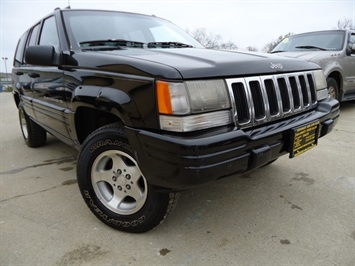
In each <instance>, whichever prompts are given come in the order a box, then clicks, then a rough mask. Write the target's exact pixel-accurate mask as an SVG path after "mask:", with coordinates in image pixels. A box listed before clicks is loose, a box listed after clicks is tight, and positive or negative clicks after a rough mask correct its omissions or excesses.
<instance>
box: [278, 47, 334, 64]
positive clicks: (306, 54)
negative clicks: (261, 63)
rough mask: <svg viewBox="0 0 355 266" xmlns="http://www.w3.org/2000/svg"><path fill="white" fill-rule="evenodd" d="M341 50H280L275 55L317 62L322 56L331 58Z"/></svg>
mask: <svg viewBox="0 0 355 266" xmlns="http://www.w3.org/2000/svg"><path fill="white" fill-rule="evenodd" d="M340 53H341V51H314V50H312V51H300V52H280V53H277V54H275V55H278V56H282V57H289V58H298V59H303V60H306V61H309V62H316V63H317V62H319V61H320V60H321V59H324V58H331V57H332V56H337V55H339V54H340Z"/></svg>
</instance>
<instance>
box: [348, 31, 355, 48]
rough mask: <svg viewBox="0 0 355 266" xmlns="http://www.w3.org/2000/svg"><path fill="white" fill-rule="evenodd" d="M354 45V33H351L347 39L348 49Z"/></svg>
mask: <svg viewBox="0 0 355 266" xmlns="http://www.w3.org/2000/svg"><path fill="white" fill-rule="evenodd" d="M354 43H355V33H352V34H351V35H350V38H349V48H350V49H351V48H352V47H353V45H354Z"/></svg>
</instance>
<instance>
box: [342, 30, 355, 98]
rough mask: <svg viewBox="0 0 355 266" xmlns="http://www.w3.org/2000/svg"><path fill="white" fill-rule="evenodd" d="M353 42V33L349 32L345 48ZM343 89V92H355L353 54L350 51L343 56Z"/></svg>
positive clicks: (354, 38) (354, 34) (354, 58)
mask: <svg viewBox="0 0 355 266" xmlns="http://www.w3.org/2000/svg"><path fill="white" fill-rule="evenodd" d="M354 43H355V33H354V32H353V33H350V34H349V36H348V42H347V44H346V46H347V47H346V48H350V49H351V48H352V46H353V44H354ZM343 72H344V91H345V94H354V93H355V54H354V52H352V53H351V54H349V55H345V58H344V69H343Z"/></svg>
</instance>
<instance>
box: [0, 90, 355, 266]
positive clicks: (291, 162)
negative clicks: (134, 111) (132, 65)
mask: <svg viewBox="0 0 355 266" xmlns="http://www.w3.org/2000/svg"><path fill="white" fill-rule="evenodd" d="M354 121H355V102H346V103H343V104H342V106H341V118H340V121H339V123H338V124H337V126H336V128H335V130H334V131H333V132H332V133H331V134H330V135H328V136H325V137H324V138H322V139H320V140H319V145H318V147H316V148H315V149H312V150H310V151H309V152H307V153H305V154H303V155H301V156H299V157H296V158H294V159H289V158H288V157H287V156H284V157H282V158H280V159H279V160H277V161H276V162H275V163H274V164H272V165H270V166H267V167H264V168H261V169H258V170H256V171H253V172H250V173H247V174H244V175H241V176H232V177H229V178H226V179H223V180H219V181H217V182H215V183H212V184H209V185H206V186H203V187H200V188H197V189H193V190H189V191H185V192H183V193H182V195H181V198H180V201H179V203H178V206H177V208H176V209H175V211H174V212H173V214H172V215H171V216H170V217H169V218H168V219H167V220H166V222H165V223H164V224H162V225H160V226H159V227H157V228H155V229H154V230H152V231H150V232H148V233H145V234H140V235H135V234H127V233H121V232H119V231H115V230H113V229H111V228H109V227H107V226H105V225H104V224H102V223H101V222H100V221H99V220H98V219H97V218H96V217H94V215H93V214H92V213H91V212H90V211H89V209H88V208H87V206H86V205H85V203H84V201H83V199H82V198H81V195H80V192H79V189H78V187H77V183H76V174H75V171H76V156H77V151H76V150H74V149H72V148H71V147H69V146H67V145H65V144H63V143H61V142H60V141H58V140H56V139H55V138H53V137H51V136H49V137H48V143H47V145H46V146H44V147H42V148H37V149H31V148H28V147H27V146H26V145H25V143H24V141H23V139H22V135H21V131H20V127H19V122H18V114H17V109H16V107H15V104H14V102H13V99H12V95H11V94H10V93H0V150H1V152H0V265H156V264H161V265H171V264H181V265H231V264H233V265H322V266H325V265H349V266H350V265H355V160H354V158H355V122H354Z"/></svg>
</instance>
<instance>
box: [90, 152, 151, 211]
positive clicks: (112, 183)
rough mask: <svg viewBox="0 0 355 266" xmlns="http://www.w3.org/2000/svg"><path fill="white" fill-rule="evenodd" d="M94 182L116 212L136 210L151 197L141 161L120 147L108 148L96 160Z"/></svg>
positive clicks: (99, 197)
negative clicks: (120, 149)
mask: <svg viewBox="0 0 355 266" xmlns="http://www.w3.org/2000/svg"><path fill="white" fill-rule="evenodd" d="M91 183H92V186H93V188H94V191H95V194H96V196H97V197H98V199H99V200H100V201H101V203H102V204H103V205H105V206H106V207H107V208H108V209H109V210H111V211H113V212H114V213H116V214H120V215H129V214H133V213H136V212H137V211H139V210H140V209H141V208H142V207H143V205H144V203H145V202H146V199H147V194H148V185H147V181H146V180H145V178H144V176H143V175H142V173H141V171H140V169H139V167H138V164H137V162H136V161H135V160H134V159H133V158H132V157H131V156H130V155H128V154H127V153H125V152H122V151H119V150H108V151H105V152H103V153H101V154H100V155H99V156H98V157H97V158H96V159H95V161H94V163H93V165H92V169H91Z"/></svg>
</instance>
